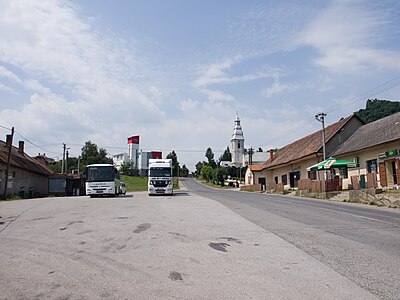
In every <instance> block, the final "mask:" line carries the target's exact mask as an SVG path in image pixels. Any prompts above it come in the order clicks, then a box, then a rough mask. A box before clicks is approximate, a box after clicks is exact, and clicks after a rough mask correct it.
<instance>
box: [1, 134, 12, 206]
mask: <svg viewBox="0 0 400 300" xmlns="http://www.w3.org/2000/svg"><path fill="white" fill-rule="evenodd" d="M13 137H14V127H12V128H11V135H10V136H9V139H7V140H8V141H9V143H8V145H7V146H8V156H7V167H6V173H5V175H6V178H5V180H4V194H3V198H4V199H5V198H6V197H7V185H8V171H9V169H10V159H11V149H12V141H13Z"/></svg>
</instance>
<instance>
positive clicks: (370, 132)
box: [333, 112, 400, 156]
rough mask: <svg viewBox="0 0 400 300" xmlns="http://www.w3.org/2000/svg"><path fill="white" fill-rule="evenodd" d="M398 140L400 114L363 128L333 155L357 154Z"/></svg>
mask: <svg viewBox="0 0 400 300" xmlns="http://www.w3.org/2000/svg"><path fill="white" fill-rule="evenodd" d="M396 140H397V141H400V112H398V113H395V114H393V115H391V116H388V117H386V118H383V119H380V120H377V121H375V122H371V123H368V124H365V125H363V126H361V127H360V128H358V129H357V131H356V132H355V133H354V134H353V135H352V136H351V137H350V138H349V139H348V140H347V141H345V142H344V143H343V144H342V145H341V146H340V147H339V148H338V149H337V150H336V151H335V152H334V153H333V155H334V156H338V155H342V154H345V153H350V152H355V151H359V150H362V149H366V148H370V147H373V146H377V145H381V144H384V143H389V142H393V141H396Z"/></svg>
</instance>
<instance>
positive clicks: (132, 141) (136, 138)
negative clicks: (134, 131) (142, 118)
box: [128, 135, 139, 145]
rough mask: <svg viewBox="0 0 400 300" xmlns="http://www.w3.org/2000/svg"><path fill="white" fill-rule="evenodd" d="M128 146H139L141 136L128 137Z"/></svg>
mask: <svg viewBox="0 0 400 300" xmlns="http://www.w3.org/2000/svg"><path fill="white" fill-rule="evenodd" d="M128 144H136V145H139V136H138V135H135V136H131V137H128Z"/></svg>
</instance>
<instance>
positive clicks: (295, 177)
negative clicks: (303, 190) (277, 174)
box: [289, 171, 300, 188]
mask: <svg viewBox="0 0 400 300" xmlns="http://www.w3.org/2000/svg"><path fill="white" fill-rule="evenodd" d="M299 180H300V171H297V172H292V173H289V181H290V187H291V188H296V187H297V186H298V181H299Z"/></svg>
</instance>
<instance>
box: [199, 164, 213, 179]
mask: <svg viewBox="0 0 400 300" xmlns="http://www.w3.org/2000/svg"><path fill="white" fill-rule="evenodd" d="M201 177H203V178H204V180H205V181H207V182H209V181H210V180H212V177H213V168H211V166H209V165H206V166H203V167H202V168H201Z"/></svg>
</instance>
